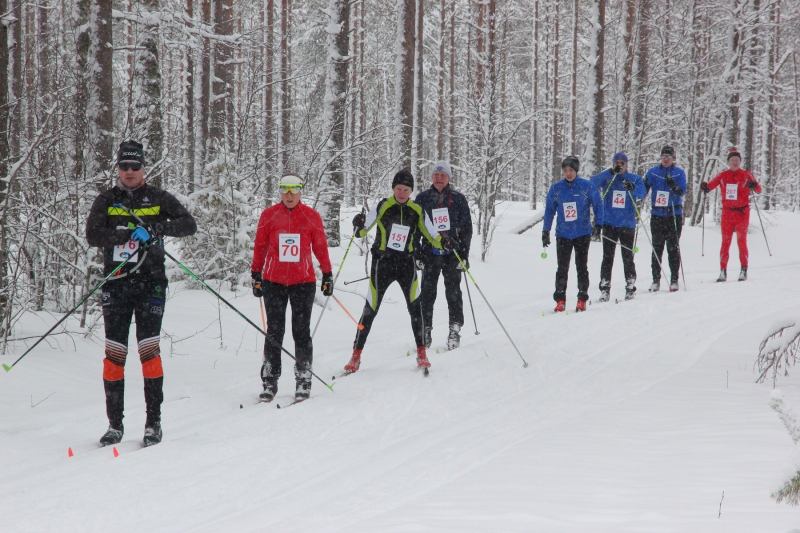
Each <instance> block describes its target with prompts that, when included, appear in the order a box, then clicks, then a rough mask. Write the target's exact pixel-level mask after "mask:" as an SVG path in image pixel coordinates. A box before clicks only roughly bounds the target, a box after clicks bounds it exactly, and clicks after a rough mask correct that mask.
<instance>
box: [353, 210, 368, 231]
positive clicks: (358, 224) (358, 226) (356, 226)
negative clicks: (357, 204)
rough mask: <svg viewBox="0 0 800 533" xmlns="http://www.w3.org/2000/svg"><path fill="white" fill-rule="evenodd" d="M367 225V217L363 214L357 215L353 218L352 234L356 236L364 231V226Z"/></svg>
mask: <svg viewBox="0 0 800 533" xmlns="http://www.w3.org/2000/svg"><path fill="white" fill-rule="evenodd" d="M366 223H367V216H366V215H365V214H364V213H358V214H357V215H356V216H354V217H353V233H355V234H358V233H359V232H360V231H361V230H362V229H364V224H366Z"/></svg>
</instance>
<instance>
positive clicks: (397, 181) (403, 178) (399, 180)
mask: <svg viewBox="0 0 800 533" xmlns="http://www.w3.org/2000/svg"><path fill="white" fill-rule="evenodd" d="M397 185H405V186H406V187H411V190H412V191H413V190H414V176H412V175H411V172H409V171H408V170H406V169H403V170H401V171H400V172H398V173H397V174H395V175H394V179H393V180H392V189H394V188H395V187H396V186H397Z"/></svg>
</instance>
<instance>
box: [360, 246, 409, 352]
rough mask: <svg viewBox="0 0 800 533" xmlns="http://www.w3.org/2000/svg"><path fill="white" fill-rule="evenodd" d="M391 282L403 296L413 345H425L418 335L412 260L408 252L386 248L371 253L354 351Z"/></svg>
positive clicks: (361, 343) (368, 329) (369, 325)
mask: <svg viewBox="0 0 800 533" xmlns="http://www.w3.org/2000/svg"><path fill="white" fill-rule="evenodd" d="M395 281H396V282H397V283H398V284H400V288H401V289H402V290H403V296H405V299H406V307H407V308H408V314H409V316H410V317H411V329H412V331H413V332H414V342H415V343H416V346H425V342H424V341H423V336H422V306H421V305H420V300H419V298H417V297H416V292H417V284H418V280H417V269H416V268H415V267H414V260H413V259H412V257H411V254H407V253H404V252H395V251H393V250H386V251H384V252H382V253H378V254H373V256H372V270H371V271H370V278H369V290H370V294H369V296H368V297H367V302H366V303H365V304H364V311H363V312H362V313H361V320H360V321H359V323H360V324H361V325H363V326H364V329H360V330H358V331H357V332H356V340H355V342H353V348H355V349H358V350H361V349H363V348H364V345H365V344H366V343H367V336H369V332H370V330H371V329H372V322H373V321H374V320H375V317H376V316H377V315H378V309H380V307H381V302H382V301H383V295H384V294H386V289H388V288H389V285H391V284H392V283H394V282H395Z"/></svg>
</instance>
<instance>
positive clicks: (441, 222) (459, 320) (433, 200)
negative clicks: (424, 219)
mask: <svg viewBox="0 0 800 533" xmlns="http://www.w3.org/2000/svg"><path fill="white" fill-rule="evenodd" d="M451 177H452V173H451V170H450V164H449V163H448V162H447V161H439V162H437V163H436V165H434V167H433V174H432V176H431V179H432V181H433V185H431V188H430V189H427V190H424V191H422V192H420V193H419V194H418V195H417V198H416V199H415V200H414V201H415V202H416V203H417V205H419V206H420V207H422V209H423V210H424V211H425V212H426V213H427V214H428V216H429V217H430V219H431V220H432V221H433V225H434V226H435V227H436V229H437V230H438V231H439V234H440V235H449V236H450V237H452V238H453V239H454V241H455V243H456V245H457V250H458V255H459V256H461V259H462V260H463V261H464V266H466V267H467V268H469V260H468V257H469V246H470V243H471V241H472V214H471V213H470V211H469V204H468V203H467V199H466V198H465V197H464V195H463V194H461V193H460V192H458V191H457V190H455V189H454V188H453V187H452V186H451V185H450V178H451ZM416 263H417V265H418V266H419V267H422V268H423V269H424V271H425V273H424V275H423V276H422V288H421V290H420V300H421V304H422V320H423V322H424V324H425V345H426V346H427V347H428V348H430V347H431V342H432V335H431V330H432V329H433V304H434V302H435V301H436V292H437V288H438V285H439V273H441V274H442V277H443V278H444V294H445V298H446V299H447V310H448V312H449V313H450V333H449V334H448V337H447V349H448V350H454V349H456V348H458V347H459V345H460V343H461V336H460V333H459V332H460V331H461V327H462V326H463V325H464V303H463V299H462V296H461V278H462V275H461V274H462V272H463V271H464V270H463V268H462V266H461V263H459V261H458V258H457V257H456V256H455V254H454V253H453V252H452V251H450V250H438V249H436V248H434V247H433V246H431V245H430V243H429V242H427V241H426V240H425V239H421V242H420V246H419V248H417V254H416Z"/></svg>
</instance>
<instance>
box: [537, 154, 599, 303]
mask: <svg viewBox="0 0 800 533" xmlns="http://www.w3.org/2000/svg"><path fill="white" fill-rule="evenodd" d="M579 169H580V162H579V161H578V158H577V157H575V156H573V155H571V156H567V157H566V158H565V159H564V160H563V161H562V162H561V172H562V174H563V175H564V179H563V180H561V181H557V182H556V183H554V184H553V185H551V186H550V190H549V191H547V201H546V204H545V209H544V228H542V229H543V231H542V245H543V246H544V247H545V248H547V247H548V246H549V245H550V228H551V227H552V226H553V217H555V216H556V215H558V224H557V225H556V257H557V258H558V270H557V271H556V292H555V293H553V299H554V300H555V301H556V308H555V311H556V313H558V312H561V311H563V310H564V309H565V308H566V299H567V278H568V276H569V261H570V259H571V258H572V250H573V248H574V249H575V268H576V269H577V270H578V305H577V306H576V307H575V310H576V311H586V300H588V299H589V293H588V291H589V268H588V266H587V263H588V261H589V242H590V241H591V239H592V221H591V215H590V212H589V207H591V208H592V209H593V210H594V220H595V233H596V234H597V235H600V234H601V233H602V228H603V201H602V200H601V199H600V193H598V192H597V187H595V186H594V185H592V182H590V181H589V180H587V179H583V178H579V177H578V170H579Z"/></svg>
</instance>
